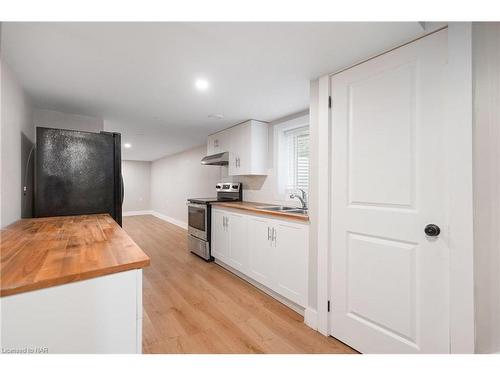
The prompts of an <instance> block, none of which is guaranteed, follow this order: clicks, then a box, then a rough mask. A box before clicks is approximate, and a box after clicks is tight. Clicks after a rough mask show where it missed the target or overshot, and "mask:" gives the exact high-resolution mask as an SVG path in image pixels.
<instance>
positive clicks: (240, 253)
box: [212, 209, 248, 272]
mask: <svg viewBox="0 0 500 375" xmlns="http://www.w3.org/2000/svg"><path fill="white" fill-rule="evenodd" d="M246 237H247V221H246V217H245V216H244V215H240V214H238V213H234V212H228V211H222V210H217V209H214V210H213V211H212V256H213V257H214V258H216V259H219V260H221V261H222V262H224V263H227V264H228V265H230V266H231V267H233V268H235V269H237V270H238V271H240V272H245V271H246V270H247V268H248V251H247V242H246V241H245V240H242V239H244V238H246Z"/></svg>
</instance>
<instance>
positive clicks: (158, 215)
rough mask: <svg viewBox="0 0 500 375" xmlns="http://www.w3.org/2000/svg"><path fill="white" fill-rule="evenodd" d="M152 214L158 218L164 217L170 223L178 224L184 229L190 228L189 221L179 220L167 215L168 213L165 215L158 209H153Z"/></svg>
mask: <svg viewBox="0 0 500 375" xmlns="http://www.w3.org/2000/svg"><path fill="white" fill-rule="evenodd" d="M151 215H153V216H156V217H157V218H158V219H162V220H164V221H166V222H168V223H170V224H174V225H177V226H178V227H181V228H182V229H187V228H188V225H187V223H185V222H183V221H181V220H178V219H174V218H173V217H170V216H167V215H163V214H161V213H159V212H157V211H151Z"/></svg>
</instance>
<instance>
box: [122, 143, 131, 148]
mask: <svg viewBox="0 0 500 375" xmlns="http://www.w3.org/2000/svg"><path fill="white" fill-rule="evenodd" d="M123 146H124V147H125V148H130V147H132V145H131V144H130V143H124V144H123Z"/></svg>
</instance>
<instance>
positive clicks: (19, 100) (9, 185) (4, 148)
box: [0, 61, 35, 227]
mask: <svg viewBox="0 0 500 375" xmlns="http://www.w3.org/2000/svg"><path fill="white" fill-rule="evenodd" d="M0 67H1V73H0V75H1V108H2V109H1V111H2V112H1V157H2V160H1V179H2V181H1V198H0V201H1V207H0V210H1V222H0V226H1V227H4V226H7V225H9V224H10V223H12V222H14V221H16V220H18V219H20V218H21V216H22V212H23V204H25V203H27V205H28V206H29V205H31V200H28V201H27V202H25V201H24V199H23V193H22V186H23V184H24V180H25V179H24V177H25V174H26V173H25V172H26V170H25V166H26V162H27V160H28V155H29V153H30V150H31V148H32V146H33V142H34V138H35V136H34V127H33V121H32V109H31V105H30V101H29V99H28V97H27V96H26V94H25V93H24V91H23V89H22V87H21V86H20V85H19V83H18V81H17V79H16V77H15V76H14V75H13V73H12V71H11V70H10V69H9V67H8V66H7V65H6V64H5V63H4V62H3V61H0ZM27 176H28V194H29V196H31V194H30V191H31V189H32V188H33V184H32V172H30V171H29V168H28V173H27ZM27 208H28V211H31V210H30V207H27ZM25 211H26V209H25Z"/></svg>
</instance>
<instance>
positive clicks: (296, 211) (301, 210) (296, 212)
mask: <svg viewBox="0 0 500 375" xmlns="http://www.w3.org/2000/svg"><path fill="white" fill-rule="evenodd" d="M286 212H290V213H293V214H301V215H307V213H308V211H307V210H303V209H302V208H294V209H293V210H286Z"/></svg>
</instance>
